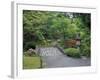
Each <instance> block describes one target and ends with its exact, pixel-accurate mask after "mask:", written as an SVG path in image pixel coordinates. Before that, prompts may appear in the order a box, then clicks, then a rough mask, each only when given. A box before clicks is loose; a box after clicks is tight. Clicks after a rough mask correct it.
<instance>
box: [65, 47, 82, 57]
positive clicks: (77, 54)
mask: <svg viewBox="0 0 100 80" xmlns="http://www.w3.org/2000/svg"><path fill="white" fill-rule="evenodd" d="M64 53H65V54H67V55H68V56H70V57H74V58H79V57H80V51H79V49H76V48H67V49H64Z"/></svg>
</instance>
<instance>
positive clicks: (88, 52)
mask: <svg viewBox="0 0 100 80" xmlns="http://www.w3.org/2000/svg"><path fill="white" fill-rule="evenodd" d="M81 53H82V55H83V56H86V57H90V56H91V50H90V46H89V45H87V44H83V45H81Z"/></svg>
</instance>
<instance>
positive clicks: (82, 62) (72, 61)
mask: <svg viewBox="0 0 100 80" xmlns="http://www.w3.org/2000/svg"><path fill="white" fill-rule="evenodd" d="M40 56H42V60H43V63H45V68H56V67H79V66H90V65H91V61H90V58H87V59H81V58H79V59H78V58H71V57H68V56H66V55H64V54H63V53H62V52H60V50H59V49H58V48H55V47H49V48H40Z"/></svg>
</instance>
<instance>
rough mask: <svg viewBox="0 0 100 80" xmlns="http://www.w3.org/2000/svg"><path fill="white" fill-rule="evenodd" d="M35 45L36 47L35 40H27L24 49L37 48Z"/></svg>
mask: <svg viewBox="0 0 100 80" xmlns="http://www.w3.org/2000/svg"><path fill="white" fill-rule="evenodd" d="M35 47H36V43H35V42H27V43H26V44H25V45H24V50H28V49H30V48H32V49H35Z"/></svg>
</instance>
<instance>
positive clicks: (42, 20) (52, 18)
mask: <svg viewBox="0 0 100 80" xmlns="http://www.w3.org/2000/svg"><path fill="white" fill-rule="evenodd" d="M70 14H71V15H72V16H73V17H72V18H70ZM70 14H69V13H67V12H53V11H32V10H23V36H24V37H23V48H24V51H27V50H28V49H29V48H35V47H36V46H37V45H40V46H50V45H51V44H52V43H53V42H54V41H57V40H60V41H59V42H57V43H58V45H60V46H61V47H63V48H64V47H65V45H64V42H65V41H66V40H67V39H75V38H76V35H77V34H78V33H80V38H81V46H80V47H81V53H82V55H85V56H90V54H91V53H90V29H91V25H90V24H91V20H90V17H91V15H90V14H88V13H70Z"/></svg>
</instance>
